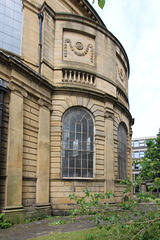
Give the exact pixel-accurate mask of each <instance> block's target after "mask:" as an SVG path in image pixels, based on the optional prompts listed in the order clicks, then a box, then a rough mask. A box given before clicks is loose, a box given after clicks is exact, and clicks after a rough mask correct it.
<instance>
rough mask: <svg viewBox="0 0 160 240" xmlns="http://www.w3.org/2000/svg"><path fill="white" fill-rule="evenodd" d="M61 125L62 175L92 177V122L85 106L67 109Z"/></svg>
mask: <svg viewBox="0 0 160 240" xmlns="http://www.w3.org/2000/svg"><path fill="white" fill-rule="evenodd" d="M62 124H63V126H62V177H71V178H77V177H78V178H92V177H93V175H94V173H93V167H94V122H93V118H92V116H91V114H90V112H89V111H87V110H86V109H85V108H80V107H74V108H71V109H69V110H68V111H67V112H66V113H65V114H64V117H63V123H62Z"/></svg>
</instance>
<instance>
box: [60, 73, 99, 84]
mask: <svg viewBox="0 0 160 240" xmlns="http://www.w3.org/2000/svg"><path fill="white" fill-rule="evenodd" d="M62 73H63V74H62V75H63V77H62V82H63V83H77V84H85V85H89V86H95V76H94V75H93V74H90V73H86V72H81V71H77V70H62Z"/></svg>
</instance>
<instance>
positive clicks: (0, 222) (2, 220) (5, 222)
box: [0, 213, 12, 229]
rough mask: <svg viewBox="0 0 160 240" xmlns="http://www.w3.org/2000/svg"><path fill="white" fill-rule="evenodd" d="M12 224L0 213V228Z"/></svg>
mask: <svg viewBox="0 0 160 240" xmlns="http://www.w3.org/2000/svg"><path fill="white" fill-rule="evenodd" d="M11 226H12V224H11V223H10V222H9V221H8V219H7V217H6V216H5V214H4V213H0V229H3V228H9V227H11Z"/></svg>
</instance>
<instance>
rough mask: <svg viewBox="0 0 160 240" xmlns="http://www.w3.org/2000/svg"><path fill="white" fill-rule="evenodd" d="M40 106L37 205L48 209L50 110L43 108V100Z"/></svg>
mask: <svg viewBox="0 0 160 240" xmlns="http://www.w3.org/2000/svg"><path fill="white" fill-rule="evenodd" d="M39 104H40V109H39V133H38V153H37V189H36V203H37V206H38V207H44V208H46V207H47V206H48V203H49V179H50V176H49V175H50V110H49V109H48V108H46V107H44V106H43V101H42V100H40V101H39Z"/></svg>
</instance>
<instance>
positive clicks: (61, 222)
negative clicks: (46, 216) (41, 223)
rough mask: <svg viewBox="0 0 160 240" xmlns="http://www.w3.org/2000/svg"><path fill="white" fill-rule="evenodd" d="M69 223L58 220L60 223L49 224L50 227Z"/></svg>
mask: <svg viewBox="0 0 160 240" xmlns="http://www.w3.org/2000/svg"><path fill="white" fill-rule="evenodd" d="M66 223H67V221H66V220H58V221H53V222H51V223H49V224H48V225H49V226H56V225H63V224H66Z"/></svg>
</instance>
